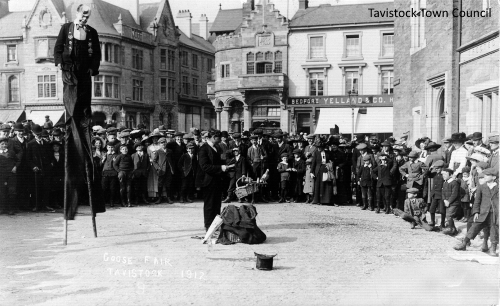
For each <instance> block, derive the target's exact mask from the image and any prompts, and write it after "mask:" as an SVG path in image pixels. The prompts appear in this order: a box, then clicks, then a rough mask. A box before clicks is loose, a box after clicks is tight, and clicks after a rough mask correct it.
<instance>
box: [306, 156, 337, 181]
mask: <svg viewBox="0 0 500 306" xmlns="http://www.w3.org/2000/svg"><path fill="white" fill-rule="evenodd" d="M324 152H325V158H326V162H327V163H328V162H330V161H331V159H330V152H329V151H324ZM321 164H322V160H321V151H320V150H316V151H315V152H314V153H313V156H312V163H311V173H313V174H314V176H315V177H318V176H319V175H320V173H319V171H320V169H321ZM335 166H336V165H333V167H335Z"/></svg>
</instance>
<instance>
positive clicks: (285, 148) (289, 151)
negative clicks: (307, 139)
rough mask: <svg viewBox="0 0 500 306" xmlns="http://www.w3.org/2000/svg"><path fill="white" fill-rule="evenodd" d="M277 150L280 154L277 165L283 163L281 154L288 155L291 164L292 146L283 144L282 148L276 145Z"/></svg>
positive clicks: (278, 154)
mask: <svg viewBox="0 0 500 306" xmlns="http://www.w3.org/2000/svg"><path fill="white" fill-rule="evenodd" d="M275 149H276V150H278V152H277V154H276V155H277V157H278V158H277V160H276V162H277V163H280V162H281V154H283V153H286V154H287V155H288V161H289V162H290V161H291V160H292V159H293V155H292V149H291V148H290V145H288V144H286V143H283V144H282V145H281V147H280V146H279V144H276V147H275Z"/></svg>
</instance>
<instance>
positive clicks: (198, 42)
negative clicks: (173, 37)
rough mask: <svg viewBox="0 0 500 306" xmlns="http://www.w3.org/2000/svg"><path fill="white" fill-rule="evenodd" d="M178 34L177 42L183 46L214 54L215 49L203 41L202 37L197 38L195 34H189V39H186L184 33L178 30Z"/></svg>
mask: <svg viewBox="0 0 500 306" xmlns="http://www.w3.org/2000/svg"><path fill="white" fill-rule="evenodd" d="M178 31H179V34H180V35H181V36H180V37H179V42H180V43H181V44H183V45H185V46H188V47H192V48H195V49H199V50H202V51H205V52H209V53H215V48H214V46H212V44H211V43H210V42H208V41H206V40H204V39H203V37H201V36H198V35H196V34H193V33H191V38H189V37H187V36H186V34H184V32H182V31H181V30H180V29H178Z"/></svg>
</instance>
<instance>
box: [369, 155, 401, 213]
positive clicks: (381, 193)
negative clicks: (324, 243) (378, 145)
mask: <svg viewBox="0 0 500 306" xmlns="http://www.w3.org/2000/svg"><path fill="white" fill-rule="evenodd" d="M388 156H389V155H387V154H385V153H382V154H380V155H379V156H378V160H379V164H378V166H376V167H375V168H374V169H373V172H372V174H373V178H374V179H376V180H377V213H379V212H380V203H381V202H383V203H384V208H385V214H386V215H387V214H390V213H391V206H390V201H391V186H392V173H393V172H394V171H396V168H395V165H394V164H393V163H392V161H389V163H388V161H387V157H388Z"/></svg>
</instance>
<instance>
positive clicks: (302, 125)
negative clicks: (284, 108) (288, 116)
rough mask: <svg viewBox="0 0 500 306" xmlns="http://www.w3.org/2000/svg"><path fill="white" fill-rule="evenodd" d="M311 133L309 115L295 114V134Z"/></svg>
mask: <svg viewBox="0 0 500 306" xmlns="http://www.w3.org/2000/svg"><path fill="white" fill-rule="evenodd" d="M300 133H306V134H310V133H311V113H297V134H300Z"/></svg>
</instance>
